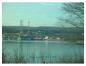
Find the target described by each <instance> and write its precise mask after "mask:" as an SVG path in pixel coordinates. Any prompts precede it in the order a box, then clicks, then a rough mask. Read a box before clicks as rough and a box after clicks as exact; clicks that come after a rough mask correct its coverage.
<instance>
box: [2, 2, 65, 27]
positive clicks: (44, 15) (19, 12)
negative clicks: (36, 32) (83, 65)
mask: <svg viewBox="0 0 86 66" xmlns="http://www.w3.org/2000/svg"><path fill="white" fill-rule="evenodd" d="M62 7H63V4H62V3H43V2H42V3H3V6H2V10H3V16H2V18H3V23H2V24H3V26H19V25H20V20H23V24H24V25H25V26H28V23H29V25H30V26H34V27H38V26H56V24H57V26H60V25H61V24H60V22H59V21H58V19H57V18H59V17H62V16H63V15H64V12H63V10H62Z"/></svg>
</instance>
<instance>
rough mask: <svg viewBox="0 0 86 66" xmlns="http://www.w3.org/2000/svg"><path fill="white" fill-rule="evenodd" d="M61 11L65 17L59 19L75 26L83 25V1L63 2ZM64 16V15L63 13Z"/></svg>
mask: <svg viewBox="0 0 86 66" xmlns="http://www.w3.org/2000/svg"><path fill="white" fill-rule="evenodd" d="M63 4H64V6H63V7H62V9H63V11H65V14H66V17H64V18H60V20H62V21H64V22H66V23H69V24H71V25H73V26H75V27H84V3H82V2H80V3H63ZM64 16H65V15H64Z"/></svg>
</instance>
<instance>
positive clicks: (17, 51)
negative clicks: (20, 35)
mask: <svg viewBox="0 0 86 66" xmlns="http://www.w3.org/2000/svg"><path fill="white" fill-rule="evenodd" d="M2 47H3V53H4V55H5V57H4V59H2V60H4V63H18V62H19V63H20V62H21V63H83V60H84V45H82V44H76V43H74V42H67V41H47V40H45V41H3V46H2ZM4 55H3V56H4ZM18 60H19V61H18Z"/></svg>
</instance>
